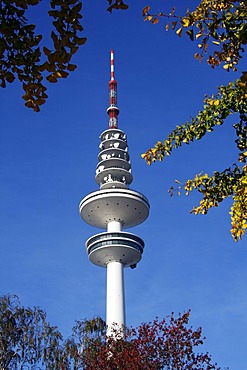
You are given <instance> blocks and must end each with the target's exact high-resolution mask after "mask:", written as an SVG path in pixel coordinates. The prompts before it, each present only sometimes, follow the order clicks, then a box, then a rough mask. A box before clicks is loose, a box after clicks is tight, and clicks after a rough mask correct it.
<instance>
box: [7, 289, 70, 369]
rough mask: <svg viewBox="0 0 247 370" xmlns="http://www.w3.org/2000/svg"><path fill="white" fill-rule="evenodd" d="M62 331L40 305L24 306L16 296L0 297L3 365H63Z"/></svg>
mask: <svg viewBox="0 0 247 370" xmlns="http://www.w3.org/2000/svg"><path fill="white" fill-rule="evenodd" d="M61 341H62V335H61V333H60V332H59V331H58V329H57V328H56V327H54V326H51V325H50V324H49V322H48V321H47V319H46V313H45V312H44V311H43V310H41V309H40V308H38V307H34V308H33V309H31V308H29V307H27V308H25V307H23V306H22V305H21V304H20V301H19V299H18V297H16V296H9V295H5V296H1V297H0V369H1V370H22V369H34V368H36V369H37V368H38V366H41V365H45V366H46V368H47V369H54V370H56V369H57V370H58V369H61V364H62V363H63V359H62V358H63V356H62V354H63V351H62V349H61V343H62V342H61Z"/></svg>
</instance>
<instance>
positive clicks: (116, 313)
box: [80, 51, 149, 334]
mask: <svg viewBox="0 0 247 370" xmlns="http://www.w3.org/2000/svg"><path fill="white" fill-rule="evenodd" d="M109 97H110V105H109V108H108V109H107V113H108V115H109V128H108V129H107V130H105V131H103V132H102V134H101V136H100V140H101V142H100V145H99V148H100V153H99V155H98V165H97V167H96V177H95V179H96V183H97V184H98V185H99V186H100V190H98V191H94V192H93V193H90V194H88V195H87V196H85V198H83V199H82V201H81V203H80V214H81V217H82V219H83V220H84V221H85V222H87V223H88V224H89V225H91V226H94V227H97V228H101V229H104V230H106V231H105V232H102V233H100V234H96V235H94V236H92V237H91V238H89V239H88V240H87V241H86V250H87V253H88V257H89V260H90V261H91V262H92V263H94V264H95V265H97V266H101V267H106V270H107V295H106V325H107V332H108V334H109V333H111V329H112V327H113V324H117V326H118V327H119V328H122V327H124V326H125V303H124V276H123V269H124V267H131V268H134V267H136V264H137V263H138V262H139V261H140V260H141V257H142V253H143V249H144V242H143V240H142V239H141V238H140V237H139V236H137V235H135V234H132V233H129V232H126V231H123V230H124V229H127V228H131V227H134V226H136V225H139V224H141V223H142V222H143V221H145V220H146V218H147V217H148V214H149V203H148V200H147V198H146V197H145V196H144V195H142V194H141V193H139V192H137V191H134V190H130V189H129V185H130V184H131V182H132V180H133V177H132V174H131V164H130V160H129V153H128V145H127V138H126V134H125V133H124V132H123V131H122V130H120V129H119V128H118V114H119V109H118V107H117V82H116V80H115V75H114V52H113V51H111V79H110V81H109Z"/></svg>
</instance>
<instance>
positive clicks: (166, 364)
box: [82, 311, 219, 370]
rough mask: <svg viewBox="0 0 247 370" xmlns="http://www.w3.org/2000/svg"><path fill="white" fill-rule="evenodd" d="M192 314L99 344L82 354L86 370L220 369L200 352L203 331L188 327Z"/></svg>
mask: <svg viewBox="0 0 247 370" xmlns="http://www.w3.org/2000/svg"><path fill="white" fill-rule="evenodd" d="M189 315H190V312H189V311H188V312H186V313H184V314H183V315H179V316H178V318H175V316H174V314H172V315H171V316H168V317H167V318H166V319H162V320H158V319H155V320H154V321H153V322H149V323H144V324H142V325H140V326H139V327H137V328H136V329H134V328H131V329H129V330H127V332H126V337H125V338H122V335H121V333H120V334H119V335H118V334H117V332H116V333H115V335H114V336H113V337H110V338H106V339H104V340H103V341H102V340H100V339H98V340H95V341H94V343H92V344H91V345H90V346H89V347H87V348H85V349H84V351H83V353H82V360H83V361H82V362H83V363H84V366H85V369H86V370H95V369H98V370H100V369H102V370H103V369H104V370H116V369H118V370H143V369H147V370H159V369H163V370H179V369H180V370H186V369H201V370H203V369H207V370H210V369H219V367H217V365H216V364H212V362H211V357H210V355H209V354H208V353H204V354H201V353H199V352H197V350H196V347H198V346H200V345H201V344H202V343H203V339H204V338H202V330H201V328H199V329H197V330H193V329H192V328H191V327H188V321H189Z"/></svg>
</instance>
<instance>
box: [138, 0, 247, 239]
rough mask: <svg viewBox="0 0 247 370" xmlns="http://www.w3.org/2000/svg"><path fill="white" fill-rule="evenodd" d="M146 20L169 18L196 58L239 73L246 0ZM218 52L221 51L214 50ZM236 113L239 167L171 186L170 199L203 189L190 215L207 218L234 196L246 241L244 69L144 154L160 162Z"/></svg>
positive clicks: (235, 230)
mask: <svg viewBox="0 0 247 370" xmlns="http://www.w3.org/2000/svg"><path fill="white" fill-rule="evenodd" d="M143 17H144V20H145V21H150V22H151V23H153V24H156V23H158V22H159V21H160V20H161V19H166V20H167V23H166V26H165V29H166V30H167V31H168V30H169V29H170V28H171V29H172V30H175V31H176V34H177V35H178V36H180V37H181V36H182V34H183V31H184V30H185V31H186V34H187V35H188V36H189V38H190V39H191V40H192V41H194V40H199V41H200V43H199V44H198V48H199V49H200V52H198V53H196V54H195V58H196V59H198V60H199V61H202V59H203V57H204V56H205V55H208V59H207V63H208V64H209V65H210V66H211V67H212V68H214V67H216V66H219V65H220V64H221V63H223V68H224V69H225V70H227V71H230V70H232V71H235V72H236V71H237V64H238V63H239V61H240V59H241V58H242V56H243V53H244V51H245V49H244V47H245V45H246V43H247V6H246V2H244V1H233V0H224V1H219V0H217V1H216V0H202V1H201V2H200V4H199V5H198V6H197V7H196V9H195V10H194V11H191V12H190V11H189V10H187V11H186V14H185V15H184V16H178V15H176V14H175V8H173V9H172V11H171V12H169V13H163V12H158V13H157V14H151V13H150V6H146V7H145V8H144V9H143ZM215 48H216V50H215ZM232 114H235V115H238V116H239V121H238V123H236V124H234V125H233V127H234V129H235V131H236V140H235V143H236V145H237V148H238V149H239V151H240V153H239V158H238V162H239V165H237V164H233V165H232V166H231V167H230V168H227V169H225V170H224V171H215V172H214V174H213V175H212V176H209V175H208V174H197V175H196V176H195V178H194V179H192V180H187V181H186V182H185V183H184V184H182V183H180V181H178V180H176V182H177V183H179V186H178V187H177V189H174V187H171V188H170V190H169V193H170V195H173V194H174V192H177V193H178V194H180V192H181V189H184V190H185V193H186V195H189V193H191V192H192V191H193V190H197V191H199V193H200V194H202V196H203V198H202V200H201V201H200V204H199V206H198V207H194V208H193V210H192V211H191V212H192V213H194V214H199V213H200V214H206V213H207V212H208V210H209V208H211V207H216V206H218V205H219V203H220V202H222V201H223V199H225V198H227V197H229V196H231V197H232V198H233V205H232V207H231V211H230V215H231V223H232V229H231V233H232V236H233V238H234V240H235V241H238V240H240V239H241V238H242V236H243V235H244V233H245V229H246V228H247V187H246V185H247V166H246V164H245V163H246V157H247V72H246V71H242V72H241V76H240V78H239V79H237V80H236V81H235V82H231V83H229V84H228V85H227V86H221V87H219V88H218V94H217V95H216V96H214V95H212V96H211V97H210V98H209V97H207V98H206V99H205V101H204V109H203V110H202V111H200V112H199V113H198V115H197V116H196V117H195V118H192V119H191V121H189V122H186V123H184V124H182V125H180V126H177V127H176V128H175V129H174V130H173V131H172V132H171V133H170V134H169V135H168V137H167V139H166V140H164V141H163V142H161V141H158V142H157V143H156V144H155V145H154V147H153V148H151V149H149V150H147V152H146V153H144V154H142V157H143V158H144V159H145V160H146V162H147V163H148V164H149V165H151V164H152V163H153V162H155V161H156V160H159V161H162V160H163V158H164V157H165V156H168V155H170V154H171V152H172V150H173V149H176V148H178V147H180V146H181V145H182V144H183V143H185V144H189V143H190V142H192V141H193V140H194V139H197V140H200V139H202V138H203V137H204V136H205V135H206V133H208V132H212V131H213V130H214V127H215V126H216V125H223V123H224V122H225V120H226V118H227V117H229V116H230V115H232Z"/></svg>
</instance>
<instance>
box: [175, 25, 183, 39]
mask: <svg viewBox="0 0 247 370" xmlns="http://www.w3.org/2000/svg"><path fill="white" fill-rule="evenodd" d="M182 32H183V27H180V28H179V29H178V30H177V31H176V34H177V35H178V36H179V37H181V36H182Z"/></svg>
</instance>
